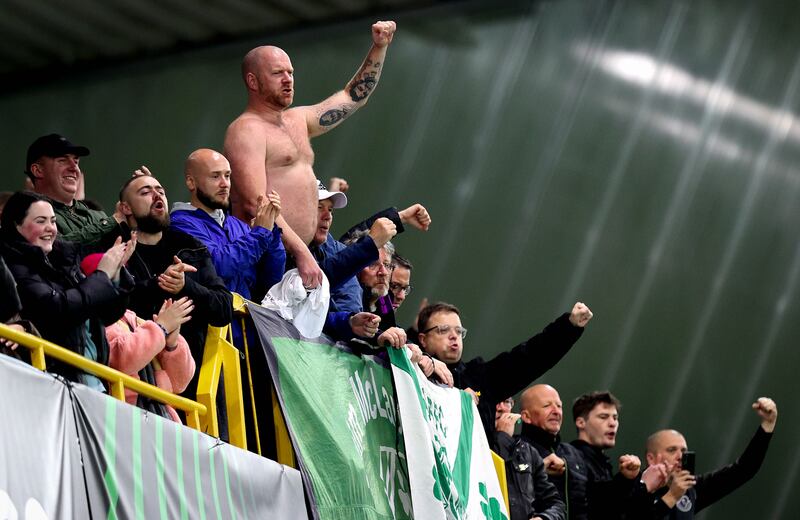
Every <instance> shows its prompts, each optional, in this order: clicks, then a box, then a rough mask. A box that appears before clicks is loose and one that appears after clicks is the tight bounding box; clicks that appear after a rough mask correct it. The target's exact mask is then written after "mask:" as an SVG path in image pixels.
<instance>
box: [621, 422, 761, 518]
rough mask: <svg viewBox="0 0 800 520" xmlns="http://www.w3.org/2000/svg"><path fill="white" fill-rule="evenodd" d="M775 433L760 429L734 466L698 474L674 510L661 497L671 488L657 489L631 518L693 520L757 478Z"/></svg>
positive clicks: (730, 465)
mask: <svg viewBox="0 0 800 520" xmlns="http://www.w3.org/2000/svg"><path fill="white" fill-rule="evenodd" d="M771 439H772V434H771V433H767V432H766V431H764V429H763V428H761V427H760V426H759V427H758V430H756V433H755V435H753V438H752V439H750V443H749V444H748V445H747V448H745V450H744V452H743V453H742V454H741V455H740V456H739V458H738V459H737V460H736V462H734V463H733V464H729V465H727V466H724V467H722V468H720V469H717V470H715V471H712V472H709V473H704V474H702V475H698V477H697V484H695V486H694V487H693V488H692V489H690V490H689V491H688V492H687V493H686V494H685V495H684V496H683V498H681V500H680V501H678V503H677V504H676V505H675V507H673V508H672V509H670V508H668V507H667V506H666V504H665V503H664V501H663V500H661V497H662V496H663V495H664V494H665V493H666V492H667V491H668V489H669V488H667V487H663V488H661V489H657V490H656V491H655V492H654V493H653V495H650V496H651V497H652V500H650V503H649V504H646V505H647V507H646V509H645V511H639V512H637V513H636V514H635V515H632V516H629V518H637V519H643V520H646V519H650V518H652V519H656V518H658V519H663V518H669V519H670V520H673V519H674V520H689V519H691V518H694V516H695V514H696V513H698V512H700V511H702V510H703V509H705V508H706V507H708V506H710V505H712V504H714V503H715V502H717V501H718V500H720V499H722V498H724V497H725V496H727V495H729V494H730V493H732V492H733V491H735V490H736V489H737V488H739V487H740V486H742V485H743V484H744V483H745V482H747V481H748V480H750V479H751V478H753V477H754V476H755V475H756V473H758V470H759V468H761V463H763V462H764V457H766V455H767V448H768V447H769V441H770V440H771Z"/></svg>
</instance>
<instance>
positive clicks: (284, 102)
mask: <svg viewBox="0 0 800 520" xmlns="http://www.w3.org/2000/svg"><path fill="white" fill-rule="evenodd" d="M395 29H396V24H395V23H394V22H376V23H375V24H373V25H372V40H373V45H372V48H371V49H370V51H369V53H368V54H367V57H366V59H365V60H364V63H363V64H362V65H361V68H359V70H358V72H356V74H355V76H353V78H352V79H351V80H350V81H349V82H348V84H347V85H346V86H345V88H344V89H342V90H340V91H339V92H336V93H335V94H333V95H332V96H330V97H329V98H327V99H325V100H324V101H321V102H320V103H317V104H316V105H311V106H301V107H293V108H289V107H290V106H291V104H292V101H293V99H294V76H293V74H294V68H293V67H292V62H291V60H290V59H289V56H288V55H287V54H286V52H284V51H283V50H282V49H279V48H277V47H273V46H262V47H257V48H255V49H253V50H251V51H250V52H248V53H247V55H246V56H245V57H244V61H243V63H242V79H243V80H244V83H245V87H246V88H247V94H248V100H247V107H246V108H245V110H244V112H243V113H242V114H241V115H240V116H239V117H237V118H236V120H234V121H233V122H232V123H231V124H230V126H229V127H228V130H227V132H226V134H225V148H224V153H225V155H226V156H227V157H228V158H229V159H230V161H231V166H232V167H233V180H234V184H233V192H232V193H231V199H232V202H233V214H234V215H236V216H237V217H239V218H240V219H242V220H243V221H245V222H247V221H249V220H250V219H251V218H253V217H255V215H256V212H257V208H258V202H257V201H258V196H259V195H262V196H266V194H267V193H268V192H269V191H270V190H272V189H274V190H275V191H277V192H278V193H279V194H280V195H281V198H282V200H283V210H284V211H283V213H284V217H283V218H285V221H284V220H283V218H279V220H278V225H279V226H280V227H281V229H282V230H283V233H284V237H283V239H284V243H285V244H286V249H287V251H288V252H289V253H290V254H291V255H292V256H293V257H294V260H295V263H296V265H297V267H298V269H299V271H300V276H301V278H302V280H303V283H304V284H305V285H306V287H315V286H317V285H319V284H320V283H321V282H322V271H321V269H320V268H319V266H318V265H317V263H316V262H315V260H314V258H313V257H312V256H311V253H310V252H309V250H308V244H310V243H311V240H312V238H313V237H314V230H315V229H316V227H317V222H316V221H317V214H316V211H315V208H316V207H317V180H316V176H315V175H314V169H313V165H314V152H313V150H312V149H311V138H312V137H316V136H318V135H322V134H324V133H325V132H327V131H328V130H330V129H332V128H334V127H336V126H338V125H339V124H340V123H341V122H342V121H343V120H344V119H346V118H347V117H349V116H350V115H352V114H353V112H355V111H356V110H358V109H359V108H360V107H362V106H363V105H364V104H366V102H367V100H368V99H369V96H370V94H371V93H372V91H373V89H374V88H375V86H376V85H377V83H378V80H379V78H380V74H381V71H382V69H383V65H384V59H385V57H386V50H387V47H388V46H389V44H390V43H391V41H392V38H393V36H394V32H395Z"/></svg>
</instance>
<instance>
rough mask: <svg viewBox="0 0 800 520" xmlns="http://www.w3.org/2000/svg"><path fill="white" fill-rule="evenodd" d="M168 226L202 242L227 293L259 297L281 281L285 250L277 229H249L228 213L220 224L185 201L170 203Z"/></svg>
mask: <svg viewBox="0 0 800 520" xmlns="http://www.w3.org/2000/svg"><path fill="white" fill-rule="evenodd" d="M170 217H171V226H172V227H174V228H176V229H178V230H180V231H183V232H184V233H187V234H189V235H191V236H193V237H195V238H196V239H197V240H199V241H200V242H202V243H203V244H204V245H205V246H206V247H207V248H208V252H209V253H210V254H211V259H212V261H213V262H214V268H215V269H216V270H217V274H218V275H219V276H220V277H221V278H222V279H223V280H224V281H225V286H226V287H227V288H228V290H229V291H231V292H237V293H239V294H241V295H242V296H243V297H245V298H248V299H252V298H253V297H256V298H258V299H261V298H262V297H263V296H264V295H265V294H266V292H267V291H268V290H269V288H270V287H272V286H273V285H275V284H276V283H278V282H279V281H280V280H281V277H282V276H283V271H284V267H285V265H286V250H285V249H284V248H283V243H282V242H281V231H280V228H279V227H277V226H275V227H274V228H273V230H272V231H270V230H269V229H265V228H263V227H260V226H256V227H254V228H252V229H251V228H250V226H248V225H247V224H245V223H244V222H242V221H241V220H239V219H238V218H236V217H234V216H232V215H226V216H225V221H224V224H223V225H222V226H220V225H219V222H217V221H216V220H215V219H214V218H213V217H212V216H211V215H209V214H208V213H206V212H205V211H203V210H199V209H196V208H194V206H191V205H189V204H185V203H180V202H179V203H177V204H175V206H173V210H172V213H171V214H170Z"/></svg>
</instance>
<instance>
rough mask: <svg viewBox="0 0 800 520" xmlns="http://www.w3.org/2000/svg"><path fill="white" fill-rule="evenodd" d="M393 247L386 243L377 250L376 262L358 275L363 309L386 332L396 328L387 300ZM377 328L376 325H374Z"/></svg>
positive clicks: (389, 301)
mask: <svg viewBox="0 0 800 520" xmlns="http://www.w3.org/2000/svg"><path fill="white" fill-rule="evenodd" d="M392 255H394V245H393V244H392V243H391V242H386V244H384V246H383V247H381V248H380V249H379V250H378V260H377V261H376V262H373V263H371V264H370V265H368V266H367V267H365V268H364V269H362V270H361V272H359V273H358V275H357V278H358V283H360V284H361V289H362V291H363V305H362V306H363V308H364V310H365V311H367V312H371V313H373V314H376V315H378V316H379V317H380V327H381V329H383V330H387V329H388V328H390V327H395V326H397V323H396V321H395V318H394V309H392V301H391V300H390V299H389V279H390V278H391V276H392ZM375 326H376V327H377V326H378V325H377V324H376V325H375Z"/></svg>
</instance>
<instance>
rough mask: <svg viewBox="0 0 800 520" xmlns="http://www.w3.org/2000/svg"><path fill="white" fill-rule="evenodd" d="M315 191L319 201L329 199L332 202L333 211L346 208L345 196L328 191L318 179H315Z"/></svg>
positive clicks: (339, 192)
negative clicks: (317, 193) (316, 190)
mask: <svg viewBox="0 0 800 520" xmlns="http://www.w3.org/2000/svg"><path fill="white" fill-rule="evenodd" d="M317 189H318V190H319V200H326V199H331V200H332V201H333V209H339V208H343V207H345V206H347V195H345V194H344V193H342V192H341V191H328V188H326V187H325V185H324V184H322V181H321V180H319V179H317Z"/></svg>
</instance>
